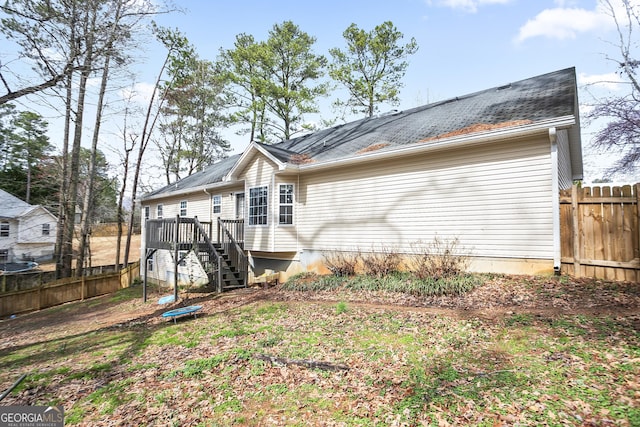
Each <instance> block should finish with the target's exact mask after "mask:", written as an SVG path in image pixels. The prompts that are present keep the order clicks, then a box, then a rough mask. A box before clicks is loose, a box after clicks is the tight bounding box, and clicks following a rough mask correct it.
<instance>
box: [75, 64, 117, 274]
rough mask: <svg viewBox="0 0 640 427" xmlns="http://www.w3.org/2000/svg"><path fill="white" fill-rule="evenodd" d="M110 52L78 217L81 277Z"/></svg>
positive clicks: (101, 84) (101, 86)
mask: <svg viewBox="0 0 640 427" xmlns="http://www.w3.org/2000/svg"><path fill="white" fill-rule="evenodd" d="M110 61H111V53H110V52H107V54H106V57H105V60H104V68H103V69H102V81H101V83H100V94H99V95H98V105H97V110H96V122H95V127H94V129H93V139H92V141H91V156H90V157H91V158H90V161H89V172H88V175H89V176H88V180H89V182H88V183H87V189H86V190H85V192H84V201H83V204H82V217H81V219H80V242H79V245H78V259H77V262H76V277H82V275H83V272H84V261H85V256H86V252H87V248H88V245H89V234H90V231H91V218H92V217H93V203H91V201H92V200H93V197H94V188H93V187H94V183H95V180H96V154H97V151H98V137H99V135H100V124H101V122H102V110H103V109H104V95H105V92H106V91H107V82H108V79H109V63H110Z"/></svg>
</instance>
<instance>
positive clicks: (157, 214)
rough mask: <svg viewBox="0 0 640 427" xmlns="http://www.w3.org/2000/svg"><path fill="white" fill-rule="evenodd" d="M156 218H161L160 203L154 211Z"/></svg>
mask: <svg viewBox="0 0 640 427" xmlns="http://www.w3.org/2000/svg"><path fill="white" fill-rule="evenodd" d="M156 218H158V219H162V205H158V208H157V211H156Z"/></svg>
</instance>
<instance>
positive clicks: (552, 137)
mask: <svg viewBox="0 0 640 427" xmlns="http://www.w3.org/2000/svg"><path fill="white" fill-rule="evenodd" d="M549 142H550V143H551V147H550V148H551V193H552V194H551V212H552V215H553V272H554V273H555V274H556V275H559V274H560V267H561V265H562V264H561V263H562V261H561V249H560V248H561V247H560V184H559V177H558V173H559V171H558V169H559V165H558V137H557V134H556V128H555V127H552V128H549Z"/></svg>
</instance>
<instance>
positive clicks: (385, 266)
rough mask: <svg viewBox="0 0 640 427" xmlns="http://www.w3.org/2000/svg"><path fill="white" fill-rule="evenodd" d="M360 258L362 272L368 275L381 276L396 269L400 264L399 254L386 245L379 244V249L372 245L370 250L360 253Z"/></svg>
mask: <svg viewBox="0 0 640 427" xmlns="http://www.w3.org/2000/svg"><path fill="white" fill-rule="evenodd" d="M360 259H361V260H362V267H363V269H364V273H365V274H367V275H369V276H376V277H383V276H386V275H388V274H389V273H393V272H394V271H398V269H399V266H400V254H399V253H398V251H397V250H396V249H394V248H389V247H387V246H381V247H380V249H376V248H375V247H373V248H372V249H371V252H369V253H366V254H364V255H363V254H360Z"/></svg>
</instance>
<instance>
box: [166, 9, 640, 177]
mask: <svg viewBox="0 0 640 427" xmlns="http://www.w3.org/2000/svg"><path fill="white" fill-rule="evenodd" d="M634 2H635V3H638V1H637V0H634ZM177 3H178V4H179V5H180V6H181V7H183V8H185V9H186V12H185V13H184V14H172V15H170V16H165V17H162V18H161V19H160V20H159V22H160V23H161V24H162V25H166V26H170V27H174V28H176V27H177V28H179V29H180V30H181V31H182V32H183V33H184V34H185V35H186V36H187V37H188V38H189V40H190V41H191V43H193V44H194V45H195V47H196V49H197V51H198V53H199V55H200V56H201V57H203V58H206V59H214V58H215V56H216V54H217V52H218V50H219V48H221V47H223V48H231V47H232V45H233V41H234V38H235V36H236V35H237V34H239V33H243V32H244V33H249V34H252V35H254V36H255V37H256V39H258V40H264V39H266V37H267V33H268V31H269V29H271V27H272V26H273V25H274V24H275V23H280V22H282V21H285V20H291V21H293V22H294V23H295V24H297V25H298V26H299V27H300V28H301V29H302V30H303V31H305V32H307V33H309V34H310V35H312V36H314V37H316V39H317V42H316V45H315V51H316V53H320V54H325V55H327V56H328V49H330V48H332V47H343V46H344V39H343V37H342V32H343V31H344V29H346V28H347V27H348V26H349V25H350V24H351V23H355V24H356V25H357V26H358V27H359V28H361V29H365V30H371V29H373V28H374V27H375V26H376V25H378V24H380V23H382V22H384V21H392V22H393V23H394V24H395V26H396V27H397V28H398V29H399V30H400V31H401V32H402V33H403V34H404V35H405V40H406V41H408V40H409V39H410V38H411V37H414V38H415V39H416V41H417V43H418V45H419V50H418V52H417V53H416V54H415V55H413V56H412V57H411V58H410V59H409V62H410V65H409V68H408V70H407V73H406V75H405V78H404V79H403V82H404V87H403V89H402V92H401V100H402V101H401V104H400V106H399V107H392V106H385V107H383V109H385V108H386V109H391V108H399V109H406V108H411V107H415V106H417V105H422V104H426V103H429V102H434V101H438V100H442V99H447V98H450V97H455V96H458V95H463V94H467V93H471V92H475V91H478V90H483V89H486V88H490V87H494V86H499V85H502V84H506V83H509V82H511V81H516V80H521V79H525V78H528V77H532V76H535V75H538V74H543V73H547V72H551V71H555V70H559V69H563V68H567V67H576V72H577V74H578V84H579V86H580V93H579V98H580V102H581V104H582V110H583V114H584V112H586V111H587V110H588V104H589V103H591V102H592V98H591V96H590V95H589V93H588V92H587V91H586V90H584V89H585V88H586V87H587V86H585V85H589V86H588V87H589V91H590V92H591V93H595V94H598V95H604V94H607V93H621V92H618V91H621V90H624V86H623V85H621V84H617V83H616V81H617V79H618V77H616V76H615V74H612V73H613V72H614V71H615V69H614V64H613V63H612V62H611V61H608V60H607V59H606V55H610V56H616V55H617V52H616V49H615V46H613V45H612V44H611V43H612V42H615V41H616V37H617V34H616V32H615V28H614V27H613V21H612V20H611V19H610V17H608V16H606V15H605V14H603V13H602V8H601V7H600V6H599V4H598V1H597V0H563V1H561V0H535V1H532V0H394V1H388V0H387V1H383V0H369V1H362V0H342V1H336V0H325V1H324V2H317V3H316V2H300V1H299V0H298V1H286V0H280V1H258V0H241V1H233V2H231V1H224V2H223V1H206V0H182V1H179V2H177ZM605 81H606V82H609V83H608V84H607V85H606V86H605V85H600V84H597V83H598V82H605ZM611 82H613V83H611ZM611 91H613V92H611ZM336 95H338V93H336V94H334V98H335V96H336ZM330 101H331V98H330V99H329V100H325V101H323V102H322V103H321V108H322V114H321V116H322V117H323V118H331V117H333V115H332V111H331V109H330ZM309 120H311V121H312V120H313V118H309ZM595 129H596V127H595V126H591V127H585V129H584V131H583V145H585V146H587V145H588V144H589V140H590V139H591V135H592V133H593V131H594V130H595ZM227 137H228V138H229V139H231V141H232V147H233V149H234V151H235V152H240V151H242V150H243V149H244V148H245V146H246V144H247V141H246V140H245V139H244V138H241V137H236V136H235V135H233V133H230V134H229V135H228V136H227ZM609 157H610V156H604V155H597V154H596V153H595V152H594V151H593V150H589V149H587V150H585V166H586V169H587V177H586V178H587V179H588V180H589V179H594V178H598V177H600V176H601V175H602V171H603V169H604V167H606V165H607V164H608V160H607V159H608V158H609ZM624 178H625V179H630V180H636V181H638V180H640V176H638V174H635V176H630V177H629V176H627V177H624Z"/></svg>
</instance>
